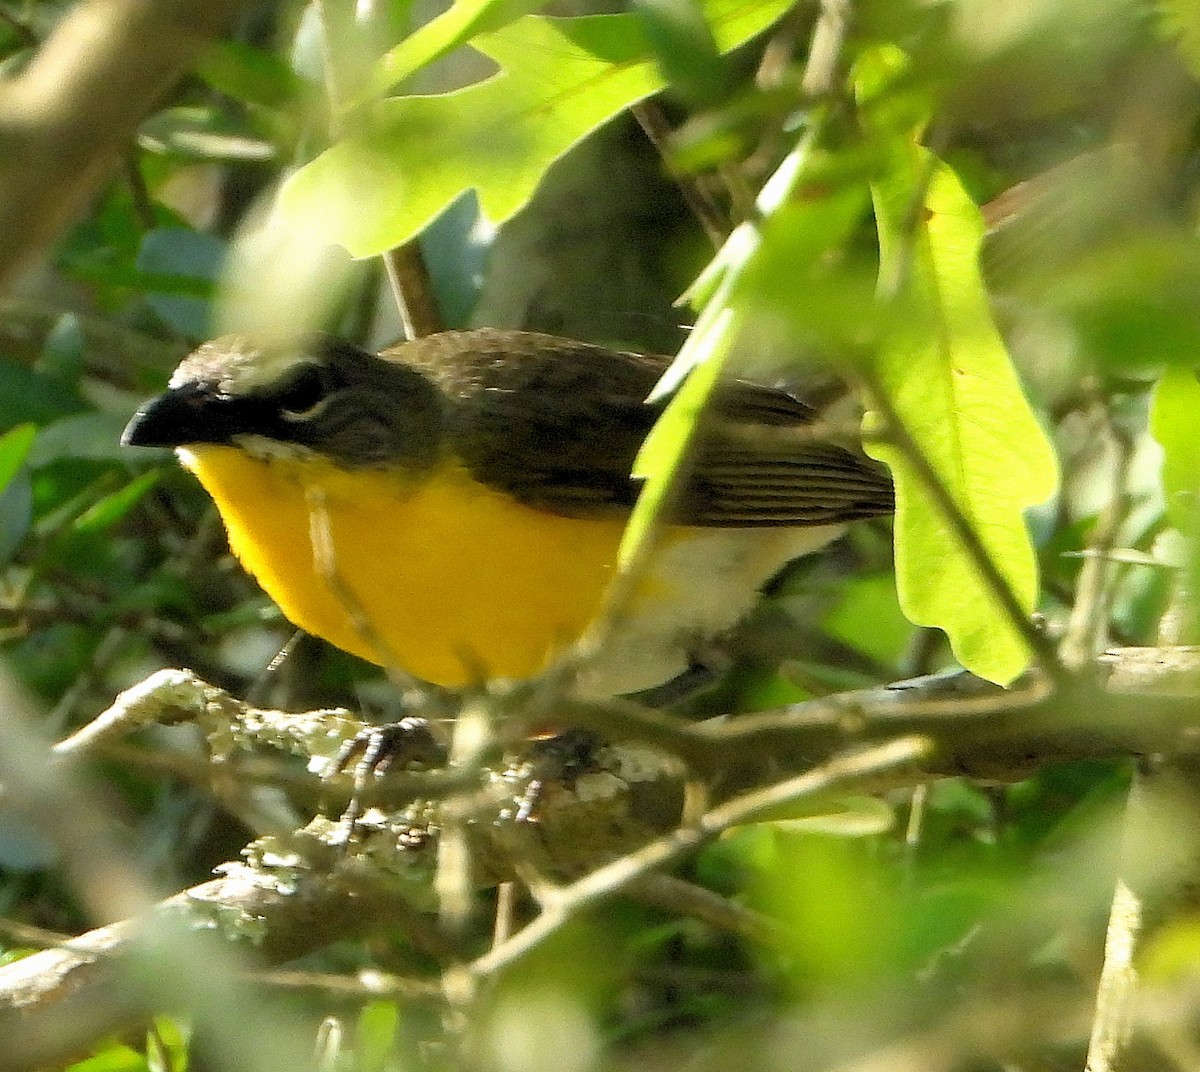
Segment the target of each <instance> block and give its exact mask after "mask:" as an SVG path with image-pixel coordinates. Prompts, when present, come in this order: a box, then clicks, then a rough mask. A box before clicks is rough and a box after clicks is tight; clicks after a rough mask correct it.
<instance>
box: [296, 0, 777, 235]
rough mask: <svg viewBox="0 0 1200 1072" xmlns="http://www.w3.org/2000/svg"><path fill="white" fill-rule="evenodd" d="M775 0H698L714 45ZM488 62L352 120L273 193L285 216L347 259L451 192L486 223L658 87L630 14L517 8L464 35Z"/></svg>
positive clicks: (406, 231) (407, 229)
mask: <svg viewBox="0 0 1200 1072" xmlns="http://www.w3.org/2000/svg"><path fill="white" fill-rule="evenodd" d="M787 6H788V5H787V3H786V2H785V0H708V2H707V3H706V4H705V5H704V7H705V13H706V15H707V17H708V20H709V23H710V25H711V26H712V28H713V35H714V38H715V39H716V41H717V45H718V47H719V48H720V49H721V50H722V51H727V50H729V49H731V48H733V47H735V46H737V45H739V44H741V43H742V42H744V41H746V40H748V39H749V38H750V37H752V36H754V35H755V34H756V33H758V32H760V31H761V30H763V29H765V28H766V27H767V26H769V25H770V24H771V23H772V22H773V21H774V20H775V19H776V18H778V17H779V15H781V14H782V13H783V11H785V10H786V9H787ZM472 45H473V46H474V47H475V48H476V49H478V50H479V51H480V52H482V53H483V54H484V55H486V56H488V57H490V58H491V59H493V60H495V61H496V62H497V63H498V64H499V65H500V66H501V68H502V70H501V72H500V73H499V74H497V75H495V76H493V77H491V78H489V79H487V80H485V81H483V82H479V83H477V84H475V85H472V86H469V87H467V88H466V89H463V90H459V91H457V92H453V93H446V94H442V95H440V96H413V97H399V98H394V99H390V100H383V101H380V102H378V103H377V104H375V105H374V106H372V107H371V108H369V109H365V110H364V112H365V114H364V119H363V123H362V126H361V127H360V128H359V129H358V130H356V131H355V133H354V134H353V135H351V136H350V137H349V138H347V139H346V140H344V141H342V142H340V143H338V144H337V145H335V146H333V147H332V148H330V149H329V150H327V151H326V152H324V153H322V154H321V155H320V156H318V157H317V158H316V159H315V160H313V161H312V162H311V163H310V164H308V165H307V166H306V167H303V168H301V169H300V170H299V171H298V172H296V174H295V175H293V176H292V177H291V178H290V179H289V180H288V181H287V182H286V183H285V184H284V186H283V188H282V189H281V190H280V194H279V201H278V205H277V212H278V214H279V216H280V218H281V222H282V223H283V224H284V225H285V226H290V227H294V228H304V229H308V230H312V229H319V230H320V232H321V235H322V237H323V238H324V239H325V240H327V241H330V242H336V243H338V244H340V245H343V246H345V247H346V248H347V249H348V250H349V251H350V252H351V253H352V254H353V255H354V256H356V257H367V256H371V255H373V254H377V253H382V252H384V251H385V250H387V249H391V248H392V247H393V246H396V245H399V244H401V243H403V242H406V241H408V240H409V239H410V238H412V236H413V235H415V234H416V233H417V232H418V231H420V230H421V229H422V228H423V227H425V225H426V224H428V223H429V221H430V220H432V219H433V218H434V217H435V216H437V214H438V213H439V212H441V211H442V209H444V208H445V207H446V206H447V205H448V204H449V203H450V202H451V201H452V200H454V198H456V197H457V196H458V195H459V194H460V193H462V191H463V190H467V189H471V188H474V189H476V190H478V192H479V202H480V207H481V209H482V212H483V214H484V215H485V216H486V217H487V218H488V219H490V220H491V221H492V222H494V223H501V222H503V221H504V220H507V219H508V218H509V217H511V216H512V215H513V214H514V213H515V212H517V210H518V209H520V208H521V207H522V206H523V205H525V204H526V202H528V200H529V198H530V197H532V196H533V191H534V190H535V188H536V187H537V184H538V183H539V182H540V181H541V178H542V176H543V175H544V174H545V172H546V170H547V168H549V167H550V165H551V164H552V163H553V162H554V161H555V160H557V159H558V158H559V157H560V156H562V154H563V153H565V152H566V151H567V150H568V149H569V148H571V146H572V145H574V144H575V143H576V142H578V141H579V140H580V139H581V138H583V137H584V135H586V134H587V133H588V132H589V131H591V130H594V129H595V128H596V127H598V126H600V125H601V124H602V123H604V122H606V121H607V120H609V119H611V118H612V117H613V116H614V115H616V114H617V113H618V112H620V111H621V110H622V109H623V108H625V107H627V106H629V105H630V104H633V103H634V102H635V101H638V100H640V99H642V98H643V97H646V96H649V95H650V94H651V93H654V92H657V91H658V90H659V89H661V88H663V85H664V81H663V77H662V75H661V73H660V72H659V71H658V69H657V68H656V66H655V64H654V62H653V60H652V58H651V57H652V52H651V49H650V45H649V43H648V41H647V40H646V35H645V28H644V24H643V23H642V21H641V20H640V19H639V18H638V17H637V16H635V15H627V14H626V15H596V16H586V17H581V18H573V19H548V18H541V17H538V16H532V15H530V16H526V17H524V18H522V19H520V20H518V21H517V22H515V23H513V24H512V25H510V26H506V27H504V28H503V29H500V30H496V31H493V32H491V33H487V34H482V35H480V36H478V37H475V38H473V39H472Z"/></svg>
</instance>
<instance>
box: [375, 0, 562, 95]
mask: <svg viewBox="0 0 1200 1072" xmlns="http://www.w3.org/2000/svg"><path fill="white" fill-rule="evenodd" d="M545 2H546V0H455V3H453V4H451V5H450V7H449V8H448V9H447V10H446V11H443V12H442V13H441V14H440V15H438V16H436V17H435V18H432V19H430V20H429V21H428V22H427V23H425V24H424V25H423V26H421V27H419V28H418V29H416V30H414V31H413V32H412V33H411V34H409V35H408V36H407V37H406V38H405V39H404V40H403V41H401V42H400V43H399V44H398V45H396V47H395V48H393V49H391V50H389V51H388V52H387V53H386V54H385V55H384V56H382V57H381V58H380V60H379V62H378V63H377V64H376V65H375V69H374V70H373V71H372V72H371V77H370V79H369V80H368V82H367V85H366V88H365V89H364V90H363V93H362V97H363V99H365V100H369V99H370V98H372V97H376V96H379V95H381V94H383V93H386V92H387V90H388V89H389V88H391V87H392V86H394V85H396V84H398V83H400V82H403V81H404V80H405V79H406V78H409V77H411V76H412V75H414V74H415V73H416V72H417V71H419V70H420V69H421V68H422V67H425V66H427V65H428V64H430V63H432V62H433V61H434V60H436V59H440V58H441V57H442V56H445V55H446V54H447V53H449V52H451V51H453V50H454V49H456V48H458V47H459V46H460V45H464V44H466V43H467V42H468V41H469V40H470V39H471V38H472V37H474V36H475V35H476V34H480V33H485V32H487V31H489V30H498V29H500V28H501V27H502V26H505V25H507V24H508V23H510V22H512V21H513V20H514V19H517V18H520V16H522V15H525V14H528V13H530V12H532V11H536V10H537V9H538V8H540V7H542V6H544V4H545Z"/></svg>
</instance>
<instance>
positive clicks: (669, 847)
mask: <svg viewBox="0 0 1200 1072" xmlns="http://www.w3.org/2000/svg"><path fill="white" fill-rule="evenodd" d="M929 749H930V744H929V741H928V740H926V739H925V738H923V737H901V738H899V739H898V740H895V741H889V742H887V743H886V744H882V745H879V746H877V747H875V748H869V749H864V750H860V751H856V752H852V753H848V754H845V755H842V756H837V757H834V758H833V759H831V760H829V762H827V763H824V764H822V765H821V766H819V767H817V768H815V769H813V770H810V771H806V772H805V773H804V774H801V775H798V776H797V777H795V778H789V779H787V780H786V781H784V782H781V783H779V784H778V785H773V786H769V787H767V788H766V789H762V790H759V791H757V792H753V793H748V794H746V795H745V796H742V797H738V798H736V799H734V800H731V801H728V802H726V803H725V804H722V805H719V806H718V807H716V808H713V809H712V810H711V811H709V812H707V813H706V814H705V815H704V816H702V817H701V819H700V821H699V822H697V823H695V824H693V825H690V826H686V827H680V828H678V829H676V830H674V831H672V832H671V833H669V834H666V835H664V836H663V837H661V838H657V839H656V840H654V841H651V842H650V843H649V844H647V845H645V846H643V847H642V848H641V849H639V850H637V851H636V852H632V853H630V854H628V855H627V856H624V857H622V858H621V859H619V860H615V861H614V862H613V863H611V864H608V865H606V866H604V867H600V868H597V869H596V870H595V871H592V872H591V873H590V874H588V875H587V876H586V877H585V878H582V879H580V880H579V881H578V882H575V883H573V884H572V885H570V886H565V887H562V888H560V889H559V890H557V891H556V893H555V895H554V896H553V897H552V898H550V899H548V900H547V902H546V907H545V908H544V910H543V912H542V914H541V915H540V916H539V917H538V918H537V919H536V920H534V921H533V922H532V923H530V924H529V925H528V926H527V927H525V929H524V930H522V931H520V932H519V933H518V934H516V935H515V936H514V937H513V938H511V939H510V940H509V941H507V942H505V943H504V944H503V945H499V946H497V947H495V948H494V949H492V950H490V951H489V952H487V953H485V954H484V955H483V956H481V957H479V958H478V959H477V960H475V961H474V963H473V964H472V965H471V966H470V968H471V972H472V974H473V975H474V976H475V977H476V978H486V977H488V976H492V975H495V974H496V973H497V972H499V971H501V970H503V969H504V968H507V967H509V966H510V965H512V964H513V963H515V962H516V961H518V960H519V959H521V958H522V957H524V956H525V955H527V954H528V953H529V952H531V951H532V950H533V949H535V948H537V947H538V946H539V945H541V944H542V943H543V942H545V941H546V940H547V939H548V938H549V937H550V936H551V935H553V934H555V933H557V932H558V931H559V930H560V929H561V928H562V927H563V926H564V925H565V924H566V923H567V922H569V921H570V920H571V919H573V918H575V917H577V916H578V915H579V914H580V913H581V912H584V911H586V910H587V909H589V908H593V907H595V906H596V905H598V904H600V903H602V902H604V901H607V900H609V899H610V898H612V897H614V896H616V895H617V894H619V893H620V892H621V891H622V890H624V889H626V888H627V887H628V886H629V885H630V884H632V883H634V882H636V881H638V880H640V879H642V878H644V877H645V876H647V875H649V874H651V873H652V872H654V871H657V870H658V869H660V868H662V867H666V866H669V865H670V864H672V863H675V862H677V861H678V860H681V859H683V858H684V857H685V856H688V855H690V854H691V853H693V852H695V851H696V850H697V849H698V848H700V847H701V846H702V845H704V844H706V843H707V842H708V841H711V840H712V839H713V838H716V837H719V836H720V835H721V834H723V833H725V832H726V831H727V830H730V829H732V828H733V827H734V826H739V825H742V824H745V823H748V822H753V821H754V820H755V819H756V818H757V817H758V816H760V815H762V814H765V813H767V812H769V811H771V810H773V809H775V808H779V807H781V806H783V805H785V804H787V805H792V804H795V803H797V802H798V801H801V800H805V799H810V798H812V797H816V796H820V795H822V794H824V793H827V792H829V791H830V790H833V789H835V788H838V787H841V786H843V785H845V784H847V783H852V782H853V781H855V780H856V779H857V778H861V777H864V776H869V775H873V774H878V773H882V772H883V771H886V770H892V769H895V768H897V767H902V766H905V765H907V764H910V763H913V762H915V761H916V760H918V759H920V758H921V757H922V756H924V755H926V754H928V752H929Z"/></svg>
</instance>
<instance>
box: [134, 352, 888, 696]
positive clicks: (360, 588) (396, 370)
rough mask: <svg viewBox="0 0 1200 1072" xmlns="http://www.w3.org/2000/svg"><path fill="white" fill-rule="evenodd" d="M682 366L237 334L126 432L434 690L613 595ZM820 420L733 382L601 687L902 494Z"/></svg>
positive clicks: (198, 355) (284, 590)
mask: <svg viewBox="0 0 1200 1072" xmlns="http://www.w3.org/2000/svg"><path fill="white" fill-rule="evenodd" d="M667 363H668V359H667V358H665V357H658V356H654V355H644V354H637V353H630V352H624V351H616V350H610V349H607V348H604V347H600V346H593V345H589V344H585V343H581V342H574V341H571V340H568V339H561V338H556V337H554V336H550V335H540V334H534V333H530V332H518V331H501V330H493V329H482V330H476V331H461V332H444V333H442V334H438V335H432V336H429V337H427V338H423V339H418V340H415V341H412V342H407V343H403V344H401V345H399V346H397V347H395V348H393V349H390V350H386V351H384V352H382V353H381V354H378V355H376V354H372V353H369V352H367V351H365V350H362V349H360V348H358V347H356V346H353V345H351V344H350V343H347V342H344V341H342V340H339V339H336V338H331V337H327V336H320V337H314V338H310V339H307V340H304V341H302V342H299V343H292V344H289V345H287V346H271V345H267V344H262V343H259V342H256V341H255V340H254V339H252V338H251V337H248V336H226V337H223V338H219V339H216V340H214V341H213V342H209V343H206V344H205V345H203V346H201V347H200V348H199V349H198V350H196V351H195V352H194V353H193V354H191V355H190V356H189V357H187V358H186V359H185V360H184V361H183V363H182V364H181V365H180V366H179V368H178V370H177V371H176V372H175V374H174V376H173V377H172V379H171V381H170V384H169V386H168V388H167V390H166V391H165V392H164V393H162V394H160V395H158V396H157V397H155V398H153V399H151V400H150V401H149V402H147V403H146V404H145V405H144V406H142V408H141V409H140V410H139V411H138V412H137V414H136V415H135V416H134V417H133V419H132V420H131V421H130V423H129V426H128V428H127V429H126V430H125V434H124V437H123V442H125V443H127V444H132V445H136V446H170V447H177V448H178V449H179V455H180V457H181V459H182V460H183V463H184V464H185V465H186V466H187V467H188V468H189V469H191V470H192V472H194V473H195V475H196V476H197V477H198V478H199V480H200V482H201V484H203V486H204V487H205V488H206V489H207V491H208V493H209V494H210V495H211V496H212V498H213V500H214V501H215V502H216V504H217V508H218V509H219V511H220V513H221V517H222V519H223V521H224V523H225V527H226V530H227V531H228V534H229V543H230V546H231V547H232V549H233V551H234V553H235V554H236V555H237V556H238V558H239V559H240V560H241V562H242V564H243V565H244V566H245V567H246V569H247V570H248V571H249V572H250V573H251V574H253V575H254V577H256V578H257V580H258V581H259V583H260V584H261V585H262V587H263V588H264V589H265V590H266V592H267V593H268V594H269V595H270V596H271V597H272V598H273V599H274V600H275V601H276V602H277V603H278V604H279V607H280V608H281V610H282V611H283V613H284V614H285V615H286V616H287V617H288V618H289V619H290V620H291V621H292V622H294V623H295V624H296V625H298V626H299V627H301V628H302V629H304V630H307V631H308V632H310V633H313V634H315V635H317V636H320V637H323V638H325V639H326V640H328V641H330V642H332V643H333V644H335V645H337V646H338V647H340V648H344V649H345V650H347V651H350V652H354V653H355V654H357V655H360V656H363V657H365V658H367V659H369V660H372V661H374V662H388V661H390V660H395V661H396V662H398V663H399V665H400V666H401V667H402V668H403V669H405V670H407V671H408V672H410V673H412V674H414V675H416V676H417V677H420V678H424V679H426V680H428V681H432V682H435V683H437V684H440V685H446V686H460V685H466V684H472V683H476V682H477V680H478V678H479V676H480V673H481V671H482V672H483V673H484V674H486V675H487V676H492V677H503V678H524V677H530V676H532V675H534V674H536V673H537V672H538V671H539V670H541V669H542V668H543V667H545V666H546V665H547V663H548V661H549V660H551V659H552V658H554V656H555V655H556V654H558V653H559V652H561V651H562V650H563V648H564V646H565V645H568V644H570V643H571V642H573V641H574V640H576V639H577V638H578V637H579V636H580V635H581V634H582V633H583V632H584V630H585V629H586V628H587V626H588V625H589V624H590V623H591V621H592V620H593V619H594V617H595V616H596V614H597V612H598V610H599V608H600V606H601V602H602V600H603V597H604V593H605V590H606V588H607V585H608V583H609V581H610V580H611V578H612V577H613V574H614V570H615V564H616V559H617V549H618V545H619V543H620V539H621V534H622V532H623V529H624V525H625V522H626V520H627V519H628V516H629V512H630V510H631V509H632V507H633V504H634V502H635V500H636V498H637V494H638V483H637V481H635V480H633V479H631V477H630V470H631V468H632V466H633V461H634V456H635V454H636V453H637V450H638V448H639V447H640V445H641V443H642V441H643V440H644V439H645V437H646V435H647V433H648V432H649V431H650V428H651V426H652V425H653V423H654V421H655V419H656V418H657V416H658V415H659V413H660V412H661V405H647V404H646V401H645V400H646V398H647V396H648V395H649V394H650V392H651V390H652V389H653V387H654V386H655V384H656V383H657V381H658V379H659V377H660V376H661V375H662V373H663V371H664V369H665V368H666V366H667ZM813 419H814V413H813V411H812V410H811V409H810V408H809V407H808V406H806V405H805V404H803V403H802V402H800V401H798V400H797V399H795V398H793V397H792V396H791V395H790V394H788V393H786V392H784V391H782V390H778V389H775V388H771V387H764V386H760V385H756V384H751V383H747V382H744V381H740V380H733V379H729V380H727V381H726V382H723V383H722V384H721V386H720V388H719V389H718V391H717V393H716V396H715V398H714V400H713V404H712V406H711V407H710V411H709V413H708V414H707V415H706V418H705V420H704V421H703V424H702V426H701V428H700V430H699V432H698V435H697V439H696V442H695V446H694V449H693V450H692V452H691V456H690V460H689V464H688V467H687V470H686V472H685V473H684V475H683V479H682V484H681V486H680V488H679V490H678V494H677V495H676V496H675V498H674V500H673V502H672V506H671V509H670V514H669V517H668V518H667V523H666V524H665V525H664V526H663V529H662V531H661V533H660V534H659V535H658V538H657V540H656V543H655V545H654V548H653V550H652V552H651V556H650V558H649V560H648V563H647V566H646V569H645V571H644V573H643V574H642V575H641V580H640V582H639V585H638V587H637V589H636V591H635V592H634V593H633V595H632V597H631V600H630V602H629V604H628V606H627V608H626V610H625V613H623V614H622V615H621V616H620V619H619V621H618V622H617V623H616V627H615V628H614V630H613V632H612V634H611V636H610V637H609V638H608V641H607V643H606V644H605V646H604V650H603V652H602V653H601V655H600V656H599V657H598V658H597V659H596V660H595V661H594V662H590V663H589V664H588V666H587V668H586V669H585V671H584V672H583V675H582V677H581V678H580V680H579V681H578V683H577V685H578V688H579V690H580V691H581V692H582V693H584V694H588V695H594V696H603V695H615V694H620V693H629V692H634V691H640V690H643V689H648V688H652V687H655V686H658V685H661V684H663V683H664V682H667V681H669V680H671V679H673V678H675V677H676V676H677V675H679V674H681V673H683V672H684V671H685V670H687V668H688V667H689V664H690V663H691V662H692V657H693V655H694V654H695V653H696V652H697V651H699V650H702V648H703V646H704V645H705V644H706V643H708V642H709V641H711V639H712V638H713V637H715V636H717V635H719V634H720V633H722V632H723V631H725V630H727V629H728V628H729V627H731V626H732V625H734V624H735V623H736V622H737V621H738V620H739V619H740V618H742V617H743V616H744V615H745V614H746V612H747V611H748V610H749V609H750V607H751V606H752V605H753V603H754V602H755V600H756V598H757V596H758V593H759V590H760V588H761V587H762V585H763V584H764V583H765V582H766V581H768V580H769V579H770V578H771V577H772V576H773V575H774V574H775V573H777V572H778V571H779V570H780V569H781V568H782V567H783V566H784V565H785V564H786V563H788V562H789V561H790V560H792V559H793V558H796V557H797V556H799V555H802V554H806V553H808V552H811V551H813V550H816V549H817V548H819V547H821V546H823V545H824V544H825V543H827V542H828V541H829V540H831V539H832V538H834V537H835V536H836V535H838V534H839V533H840V532H841V531H842V528H843V527H844V525H845V524H846V523H847V522H849V521H852V520H855V519H858V518H868V517H874V516H878V515H882V514H886V513H888V512H890V511H891V509H892V487H891V482H890V480H889V479H888V477H887V475H886V473H884V472H883V471H882V470H880V469H879V468H878V467H877V466H875V465H874V464H872V463H871V462H869V461H867V460H866V459H864V458H861V457H859V456H858V455H856V454H854V453H852V452H851V451H848V450H846V449H843V448H842V447H840V446H837V445H835V444H832V443H828V442H823V441H820V440H819V439H815V438H813V437H812V436H811V435H809V434H805V429H806V426H809V425H811V424H812V422H813ZM789 431H792V432H795V434H794V435H789V434H788V433H789ZM314 510H316V511H319V513H320V516H321V526H322V528H323V532H322V533H321V534H320V535H319V536H318V535H316V534H315V532H314V526H313V517H314ZM318 538H319V539H321V540H324V541H327V542H328V548H327V551H328V557H329V560H330V561H331V562H332V565H333V570H334V571H335V574H336V578H337V581H338V583H337V584H336V585H335V584H333V583H331V574H330V572H329V570H328V569H327V568H322V566H321V564H320V563H319V562H318V560H317V557H315V556H314V549H313V541H314V540H315V539H318ZM363 618H365V620H366V622H367V623H369V628H364V625H363Z"/></svg>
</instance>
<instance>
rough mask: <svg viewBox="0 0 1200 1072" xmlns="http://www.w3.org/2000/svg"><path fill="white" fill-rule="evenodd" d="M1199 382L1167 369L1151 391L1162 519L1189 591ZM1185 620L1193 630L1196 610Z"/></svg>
mask: <svg viewBox="0 0 1200 1072" xmlns="http://www.w3.org/2000/svg"><path fill="white" fill-rule="evenodd" d="M1197 407H1200V382H1198V381H1197V379H1196V373H1195V371H1194V370H1192V369H1185V368H1171V369H1168V370H1167V371H1166V373H1165V374H1164V375H1163V377H1162V379H1161V380H1159V382H1158V385H1157V386H1156V387H1155V390H1154V401H1153V404H1152V406H1151V408H1150V432H1151V434H1152V435H1153V436H1154V438H1155V439H1156V440H1158V442H1159V444H1160V445H1161V447H1162V449H1163V461H1162V486H1163V497H1164V499H1165V501H1166V509H1167V517H1168V518H1170V521H1171V524H1172V525H1174V526H1175V528H1176V529H1178V530H1179V531H1180V532H1181V533H1182V534H1183V536H1184V538H1185V539H1184V542H1185V544H1186V545H1187V547H1188V553H1187V554H1185V555H1184V556H1183V559H1184V563H1185V566H1186V569H1187V571H1188V575H1189V579H1190V585H1189V587H1190V588H1191V590H1192V591H1195V590H1196V587H1195V586H1196V582H1197V581H1198V580H1200V553H1198V551H1200V547H1198V541H1200V422H1198V421H1197V420H1196V414H1197V413H1200V408H1197ZM1187 610H1188V617H1189V618H1190V623H1189V624H1190V626H1192V629H1189V630H1185V629H1180V630H1179V632H1180V633H1181V634H1182V633H1185V632H1186V633H1190V632H1192V631H1194V626H1195V624H1196V618H1197V608H1196V607H1195V605H1194V601H1192V602H1191V603H1190V604H1189V605H1188V607H1187Z"/></svg>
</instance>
